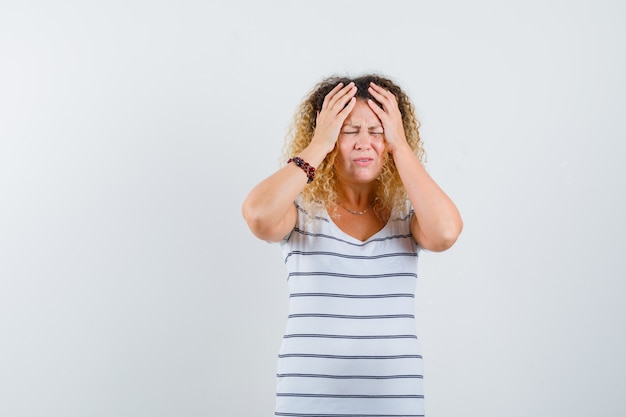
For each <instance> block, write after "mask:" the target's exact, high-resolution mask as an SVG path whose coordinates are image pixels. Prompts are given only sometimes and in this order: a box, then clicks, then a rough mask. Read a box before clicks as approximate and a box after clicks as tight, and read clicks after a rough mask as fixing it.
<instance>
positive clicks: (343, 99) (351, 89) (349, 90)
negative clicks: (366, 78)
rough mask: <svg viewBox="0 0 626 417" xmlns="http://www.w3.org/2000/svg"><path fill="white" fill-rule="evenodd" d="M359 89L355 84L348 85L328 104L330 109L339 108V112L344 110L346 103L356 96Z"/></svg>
mask: <svg viewBox="0 0 626 417" xmlns="http://www.w3.org/2000/svg"><path fill="white" fill-rule="evenodd" d="M356 92H357V88H356V86H355V85H354V83H353V82H351V83H350V84H348V85H346V86H345V87H344V88H342V89H341V90H339V91H338V92H337V93H335V95H334V96H333V97H332V98H331V99H330V101H329V103H328V108H336V107H338V108H339V109H338V110H339V111H340V110H341V109H343V108H344V106H345V105H346V103H347V102H348V101H349V100H350V99H351V98H352V97H354V96H355V95H356Z"/></svg>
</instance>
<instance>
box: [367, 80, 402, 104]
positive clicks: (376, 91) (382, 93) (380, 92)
mask: <svg viewBox="0 0 626 417" xmlns="http://www.w3.org/2000/svg"><path fill="white" fill-rule="evenodd" d="M368 91H369V93H370V94H371V95H372V97H374V98H375V99H376V100H378V101H379V102H380V104H382V105H383V107H385V104H387V106H389V105H393V103H397V101H396V96H395V95H393V93H392V92H391V91H388V90H385V89H384V88H382V87H381V86H379V85H376V84H374V83H370V87H369V88H368Z"/></svg>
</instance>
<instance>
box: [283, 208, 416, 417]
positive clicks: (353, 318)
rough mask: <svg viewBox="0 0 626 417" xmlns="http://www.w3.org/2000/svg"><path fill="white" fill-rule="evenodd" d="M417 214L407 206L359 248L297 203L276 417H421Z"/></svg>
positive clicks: (287, 250) (286, 244) (286, 249)
mask: <svg viewBox="0 0 626 417" xmlns="http://www.w3.org/2000/svg"><path fill="white" fill-rule="evenodd" d="M411 216H412V210H410V208H408V207H407V209H406V210H405V212H404V213H400V214H399V215H393V216H392V218H391V219H390V220H389V222H388V223H387V224H386V225H385V227H384V228H383V229H382V230H380V231H379V232H377V233H376V234H374V235H373V236H371V237H370V238H369V239H367V240H366V241H364V242H362V241H360V240H358V239H356V238H353V237H352V236H350V235H348V234H346V233H345V232H343V231H342V230H341V229H339V227H337V226H336V225H335V224H334V222H333V221H332V220H331V219H330V217H329V216H328V214H327V213H326V212H323V213H322V214H318V215H316V216H312V215H309V214H308V213H307V212H306V211H305V210H304V209H303V208H302V207H299V206H298V221H297V224H296V227H295V228H294V230H293V231H292V232H291V234H290V235H289V236H288V237H287V238H286V239H285V240H284V241H283V242H282V243H281V246H282V249H283V253H284V256H285V264H286V266H287V272H288V287H289V296H290V299H289V316H288V319H287V326H286V330H285V335H284V338H283V342H282V345H281V349H280V353H279V355H278V372H277V390H276V412H275V415H276V416H289V417H340V416H341V417H348V416H349V417H356V416H361V417H365V416H367V417H374V416H376V417H382V416H385V417H386V416H402V417H418V416H423V415H424V395H423V394H424V393H423V385H422V381H423V376H422V374H423V368H422V356H421V354H420V349H419V346H418V341H417V336H416V333H415V317H414V311H415V310H414V300H415V286H416V278H417V257H418V252H419V249H418V246H417V245H416V243H415V241H414V239H413V237H412V235H411V231H410V227H409V226H410V219H411Z"/></svg>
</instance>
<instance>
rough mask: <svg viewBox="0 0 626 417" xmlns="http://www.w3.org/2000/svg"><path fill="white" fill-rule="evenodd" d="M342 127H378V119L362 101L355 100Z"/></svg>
mask: <svg viewBox="0 0 626 417" xmlns="http://www.w3.org/2000/svg"><path fill="white" fill-rule="evenodd" d="M343 124H344V125H355V126H361V125H365V126H380V124H381V123H380V119H379V118H378V116H376V113H374V111H373V110H372V109H371V108H370V106H369V105H368V104H367V103H366V102H365V101H364V100H357V102H356V104H355V105H354V108H353V109H352V111H351V112H350V114H349V115H348V117H346V120H345V121H344V123H343Z"/></svg>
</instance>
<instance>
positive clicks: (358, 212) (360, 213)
mask: <svg viewBox="0 0 626 417" xmlns="http://www.w3.org/2000/svg"><path fill="white" fill-rule="evenodd" d="M374 201H375V200H372V202H371V203H370V205H369V206H367V208H366V209H365V210H363V211H354V210H350V209H349V208H347V207H346V206H344V205H343V204H339V205H340V206H341V207H343V209H344V210H346V211H347V212H348V213H350V214H354V215H355V216H362V215H364V214H365V213H367V211H368V210H369V209H371V208H372V206H373V205H374Z"/></svg>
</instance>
